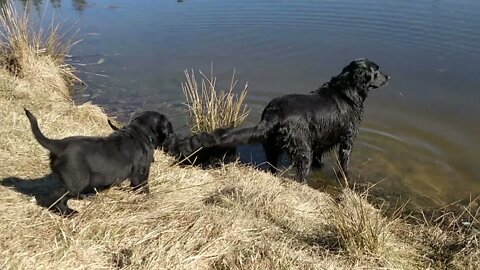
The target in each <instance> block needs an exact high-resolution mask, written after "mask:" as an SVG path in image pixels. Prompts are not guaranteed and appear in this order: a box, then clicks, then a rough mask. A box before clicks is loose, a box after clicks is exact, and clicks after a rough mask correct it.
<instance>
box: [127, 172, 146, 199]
mask: <svg viewBox="0 0 480 270" xmlns="http://www.w3.org/2000/svg"><path fill="white" fill-rule="evenodd" d="M149 171H150V170H149V169H148V168H147V169H146V171H145V172H144V173H142V174H140V175H139V176H136V177H133V178H132V179H131V180H130V187H132V188H133V190H134V191H137V190H139V189H140V192H142V193H146V194H148V193H150V188H149V187H148V175H149Z"/></svg>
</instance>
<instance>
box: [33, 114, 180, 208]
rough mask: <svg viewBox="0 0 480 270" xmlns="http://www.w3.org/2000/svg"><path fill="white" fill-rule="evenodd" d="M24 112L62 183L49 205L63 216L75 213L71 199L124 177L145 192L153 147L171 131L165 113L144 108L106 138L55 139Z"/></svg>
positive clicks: (161, 141)
mask: <svg viewBox="0 0 480 270" xmlns="http://www.w3.org/2000/svg"><path fill="white" fill-rule="evenodd" d="M25 113H26V115H27V117H28V119H29V120H30V125H31V128H32V132H33V135H34V136H35V139H36V140H37V141H38V143H40V144H41V145H42V146H43V147H45V148H47V149H48V150H49V151H50V168H51V169H52V172H53V174H54V175H55V176H56V177H58V178H59V179H60V181H61V183H62V184H63V185H62V187H61V188H59V189H58V190H56V191H54V194H53V195H54V197H55V198H56V199H59V198H61V199H59V200H58V202H57V203H56V204H55V205H54V206H53V208H52V209H53V210H56V211H58V212H60V214H62V215H71V214H74V213H76V211H75V210H73V209H71V208H69V207H68V205H67V201H68V200H69V199H70V198H72V197H78V196H79V195H80V193H86V192H91V191H94V190H95V189H96V190H105V189H107V188H109V187H110V186H112V185H113V184H118V183H120V182H122V181H124V180H126V179H127V178H129V179H130V186H131V187H133V188H134V189H138V188H140V187H142V188H143V191H144V192H147V193H148V174H149V170H150V164H151V163H152V160H153V153H154V150H155V148H156V147H158V146H160V145H161V144H163V143H164V142H165V140H167V139H168V137H169V136H170V135H171V134H172V133H173V130H172V125H171V124H170V122H168V120H167V118H166V117H165V116H163V115H162V114H159V113H157V112H152V111H147V112H144V113H141V114H139V115H138V116H136V117H135V118H134V119H133V121H132V122H131V123H130V124H129V125H127V126H125V127H124V128H122V129H119V130H117V131H115V132H113V133H112V134H110V135H109V136H107V137H86V136H74V137H67V138H64V139H59V140H54V139H49V138H47V137H45V136H44V135H43V134H42V132H41V131H40V129H39V127H38V123H37V119H36V118H35V117H34V116H33V115H32V114H31V113H30V112H29V111H28V110H27V109H25ZM67 191H68V194H67V195H65V196H63V195H64V194H65V193H67ZM62 196H63V198H62Z"/></svg>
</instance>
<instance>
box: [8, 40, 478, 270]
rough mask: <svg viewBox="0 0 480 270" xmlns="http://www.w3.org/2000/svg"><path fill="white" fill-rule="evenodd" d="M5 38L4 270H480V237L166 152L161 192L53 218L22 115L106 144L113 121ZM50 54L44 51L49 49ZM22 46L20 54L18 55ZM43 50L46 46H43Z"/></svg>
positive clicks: (126, 196)
mask: <svg viewBox="0 0 480 270" xmlns="http://www.w3.org/2000/svg"><path fill="white" fill-rule="evenodd" d="M8 44H9V43H6V42H5V41H3V43H2V44H1V46H2V50H1V51H2V54H3V55H1V58H2V59H12V57H13V56H14V55H12V53H16V54H15V55H16V56H15V58H13V59H16V60H15V61H14V63H15V65H16V67H17V68H15V69H12V68H11V66H10V64H11V63H12V62H9V61H3V60H2V67H1V68H0V135H1V136H0V164H1V167H0V268H1V269H100V268H107V269H352V268H363V269H375V268H381V269H385V268H387V269H425V268H439V269H442V268H448V269H455V268H456V269H478V268H480V251H479V248H478V237H479V236H478V235H475V234H474V233H471V231H469V232H468V233H465V232H462V231H460V230H456V229H455V228H451V229H452V230H444V229H442V228H441V227H438V226H436V225H435V224H422V225H411V224H408V223H406V222H405V221H404V220H402V219H400V218H397V217H387V216H385V215H383V213H382V211H380V210H379V209H376V208H374V207H373V206H372V205H371V204H369V203H368V202H367V200H366V199H367V198H366V197H367V196H366V194H358V193H355V192H353V191H351V190H349V189H345V190H344V191H343V192H342V193H340V194H339V195H336V196H335V197H332V196H331V195H329V194H326V193H322V192H319V191H317V190H314V189H311V188H309V187H307V186H303V185H300V184H297V183H295V182H293V181H290V180H286V179H282V178H278V177H274V176H272V175H271V174H268V173H264V172H260V171H257V170H255V169H252V168H249V167H245V166H242V165H239V164H233V165H226V166H224V167H222V168H218V169H213V170H200V169H197V168H192V167H186V168H181V167H179V166H172V165H171V164H172V162H173V160H172V159H171V158H170V157H168V156H166V155H164V154H163V153H162V152H160V151H157V153H156V154H155V160H156V162H155V163H154V164H153V166H152V168H151V173H150V183H151V194H150V195H148V196H145V195H137V194H134V193H132V192H131V191H129V190H128V189H127V188H122V187H116V188H113V189H111V190H109V191H107V192H103V193H101V194H99V195H98V196H95V197H91V198H88V199H84V200H77V201H75V200H71V201H70V203H71V205H72V207H73V208H75V209H77V210H78V211H79V212H80V214H79V215H78V216H76V217H74V218H70V219H65V218H61V217H58V216H56V215H55V214H52V213H50V212H49V211H47V210H46V209H45V208H44V207H41V206H39V205H38V203H41V199H42V196H43V195H44V194H46V193H48V191H49V187H51V186H52V185H55V181H54V180H53V179H52V177H51V176H49V173H50V170H49V168H48V153H47V151H45V149H43V148H42V147H41V146H40V145H39V144H38V143H37V142H36V141H35V140H34V138H33V136H32V134H31V131H30V128H29V125H28V122H27V119H26V117H25V116H24V112H23V108H24V107H27V108H29V109H30V110H31V111H32V112H33V113H34V114H35V115H36V116H37V117H38V120H39V124H40V127H41V129H42V131H43V132H44V133H45V134H46V135H47V136H49V137H53V138H61V137H65V136H70V135H104V134H108V133H109V132H110V128H109V127H108V125H107V122H106V119H107V116H106V115H105V114H104V113H103V111H102V110H101V108H99V107H98V106H95V105H91V104H83V105H76V104H74V102H73V101H72V100H71V98H70V95H69V93H70V91H69V87H70V82H71V79H72V77H70V75H69V74H67V73H65V68H68V67H66V66H65V65H64V63H63V62H62V61H59V58H58V55H57V54H53V53H52V54H49V53H47V52H48V51H44V50H38V48H36V47H35V46H22V47H19V48H21V50H22V51H12V49H11V48H12V47H9V45H8ZM40 47H41V46H40ZM19 48H17V50H18V49H19ZM40 49H42V48H40Z"/></svg>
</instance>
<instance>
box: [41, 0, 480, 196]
mask: <svg viewBox="0 0 480 270" xmlns="http://www.w3.org/2000/svg"><path fill="white" fill-rule="evenodd" d="M33 2H34V5H33V7H34V8H33V10H34V12H35V13H36V14H37V15H41V14H47V17H49V16H50V15H51V14H52V13H54V14H55V17H56V18H57V19H60V20H66V21H67V22H69V23H76V25H75V26H74V28H75V29H76V28H79V29H80V30H79V34H78V35H77V36H78V37H80V38H82V39H83V41H82V42H81V43H79V44H78V45H77V46H76V47H74V49H73V51H72V52H71V53H72V57H73V62H74V63H75V64H76V65H77V68H78V69H79V71H81V73H80V75H81V77H82V79H83V80H85V82H86V83H87V84H88V88H87V89H86V90H85V91H83V92H81V93H80V94H79V95H78V96H77V97H76V99H77V101H79V102H85V101H93V102H94V103H96V104H100V105H102V106H103V107H105V108H106V109H107V111H108V112H109V113H110V114H111V115H117V116H118V117H119V118H120V119H127V118H128V117H129V116H130V115H131V113H133V112H134V111H139V110H145V109H154V110H158V111H161V112H163V113H165V114H167V115H168V116H169V117H170V119H171V120H172V121H173V122H174V126H175V129H176V130H177V131H180V132H187V128H186V127H187V121H186V119H187V118H186V114H185V111H184V106H183V105H182V103H183V102H184V97H183V94H182V91H181V87H180V83H181V82H182V81H183V80H184V74H183V71H184V70H185V69H193V70H196V71H198V70H199V69H201V70H203V71H205V72H209V70H210V65H211V63H212V62H213V63H214V73H215V75H216V76H217V77H218V78H219V80H220V81H223V83H224V84H226V83H227V81H228V80H229V79H230V77H231V74H232V71H233V69H236V72H237V78H238V79H239V80H240V82H239V83H240V84H242V83H245V82H246V81H248V82H249V85H250V88H249V95H248V99H247V103H248V105H249V106H250V107H251V114H250V116H249V118H248V121H247V122H248V123H247V124H254V123H256V122H257V121H258V120H259V118H260V114H261V111H262V109H263V107H264V106H265V105H266V104H267V103H268V101H269V100H270V99H272V98H274V97H277V96H280V95H283V94H287V93H307V92H309V91H310V90H312V89H315V88H316V87H317V86H319V85H320V84H322V83H323V82H325V81H328V80H329V79H330V77H331V76H334V75H336V74H338V73H339V72H340V70H341V69H342V67H343V66H345V65H346V64H347V63H348V62H349V61H351V60H352V59H354V58H358V57H368V58H370V59H371V60H374V61H375V62H377V63H378V64H379V65H380V66H381V69H382V70H383V71H385V72H386V73H388V74H390V75H391V76H392V80H391V82H390V84H389V86H388V87H387V88H385V89H380V90H376V91H373V92H372V93H371V95H370V96H369V98H368V99H367V102H366V104H365V107H366V109H365V117H364V121H363V122H362V129H361V131H360V133H359V136H358V139H357V141H356V144H355V148H354V152H353V157H352V163H351V168H352V178H353V179H352V181H351V182H353V181H355V180H356V181H359V182H365V181H369V182H372V183H376V182H379V181H380V183H379V184H378V186H377V187H379V188H381V189H382V190H384V192H385V194H386V196H387V195H388V196H389V198H392V199H395V198H396V197H398V196H402V197H403V198H410V199H412V200H413V201H414V202H417V203H419V204H431V205H436V204H437V203H438V204H445V203H447V202H452V201H454V200H457V199H468V198H469V196H471V195H478V194H480V165H479V164H478V163H479V161H480V160H479V154H480V136H479V134H480V127H479V120H478V119H477V118H478V117H479V116H480V115H479V113H480V104H479V102H480V89H479V88H480V64H479V63H480V1H477V0H470V1H462V0H449V1H446V0H443V1H442V0H438V1H433V0H430V1H426V0H415V1H394V0H391V1H375V0H341V1H307V0H296V1H272V0H266V1H253V0H236V1H229V0H203V1H202V0H185V1H180V2H177V1H174V0H169V1H154V0H152V1H131V0H125V1H101V0H98V1H89V0H88V1H65V0H64V1H59V0H57V1H43V2H42V1H33ZM46 21H48V20H46ZM241 151H242V159H244V160H248V159H249V158H250V157H253V158H254V159H255V161H257V162H259V163H261V162H262V158H263V153H262V152H261V148H259V147H247V148H245V147H243V148H242V150H241ZM332 167H333V162H332V159H330V161H328V160H327V163H326V165H325V166H324V168H323V169H322V170H319V171H315V172H314V173H313V177H312V180H311V183H312V185H313V186H315V187H318V188H321V189H322V188H326V187H328V186H335V185H337V180H336V178H335V176H334V174H333V170H332Z"/></svg>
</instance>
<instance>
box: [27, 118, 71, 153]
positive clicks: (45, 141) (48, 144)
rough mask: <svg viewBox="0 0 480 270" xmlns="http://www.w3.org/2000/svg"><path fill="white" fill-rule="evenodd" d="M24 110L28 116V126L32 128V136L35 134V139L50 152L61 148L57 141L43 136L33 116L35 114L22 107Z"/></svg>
mask: <svg viewBox="0 0 480 270" xmlns="http://www.w3.org/2000/svg"><path fill="white" fill-rule="evenodd" d="M24 110H25V114H26V115H27V117H28V120H29V121H30V126H31V128H32V132H33V136H35V139H36V140H37V142H38V143H39V144H40V145H41V146H43V147H45V148H47V149H48V150H50V152H52V153H58V152H60V151H61V149H62V148H61V146H60V144H59V141H58V140H52V139H49V138H47V137H45V135H43V133H42V132H41V131H40V128H39V127H38V122H37V118H35V116H33V114H32V113H31V112H30V111H29V110H27V109H24Z"/></svg>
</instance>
